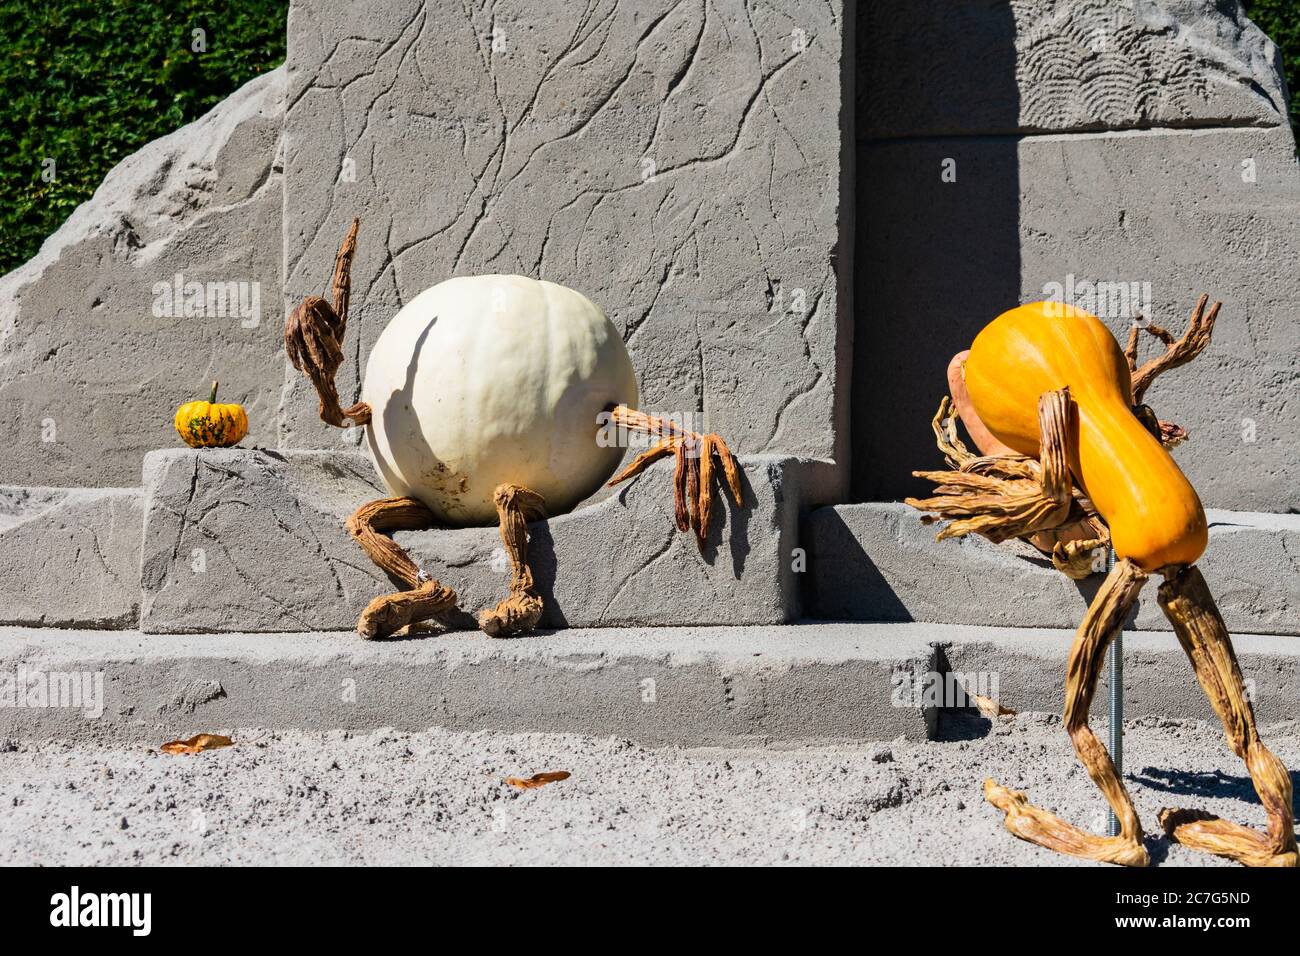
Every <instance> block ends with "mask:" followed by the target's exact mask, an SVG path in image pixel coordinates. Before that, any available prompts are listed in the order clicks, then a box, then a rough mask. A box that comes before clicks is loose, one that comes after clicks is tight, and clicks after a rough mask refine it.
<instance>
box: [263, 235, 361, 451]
mask: <svg viewBox="0 0 1300 956" xmlns="http://www.w3.org/2000/svg"><path fill="white" fill-rule="evenodd" d="M360 225H361V221H360V220H359V219H353V220H352V228H351V229H349V230H348V234H347V235H346V236H345V237H344V238H343V244H342V245H340V246H339V251H338V255H337V256H335V258H334V277H333V280H332V281H331V283H330V291H331V295H332V296H333V299H334V302H333V304H332V305H331V304H330V303H329V302H326V301H325V300H324V299H322V298H321V297H320V296H315V295H312V296H308V297H307V298H305V299H303V300H302V303H301V304H300V305H299V306H298V307H297V308H296V309H294V310H293V311H292V312H291V313H289V318H288V319H286V320H285V323H284V350H285V353H286V354H287V355H288V356H289V361H290V362H291V363H293V367H294V368H296V369H297V370H298V371H300V372H302V373H304V374H305V375H306V376H307V377H308V378H310V379H311V382H312V385H314V386H315V388H316V394H317V396H318V397H319V398H320V417H321V421H323V422H325V423H326V424H327V425H333V426H335V427H336V428H347V427H349V426H351V425H365V424H366V423H368V422H369V421H370V406H369V405H367V404H366V403H365V402H357V404H355V405H353V406H352V407H351V408H343V407H341V406H340V405H339V393H338V388H337V387H336V386H335V384H334V377H335V376H336V375H337V374H338V370H339V366H340V365H342V364H343V336H344V333H345V332H346V331H347V325H348V301H349V299H350V297H351V295H352V257H353V256H354V255H355V254H356V251H357V229H358V228H359V227H360Z"/></svg>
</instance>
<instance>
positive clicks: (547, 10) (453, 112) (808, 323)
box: [280, 0, 847, 457]
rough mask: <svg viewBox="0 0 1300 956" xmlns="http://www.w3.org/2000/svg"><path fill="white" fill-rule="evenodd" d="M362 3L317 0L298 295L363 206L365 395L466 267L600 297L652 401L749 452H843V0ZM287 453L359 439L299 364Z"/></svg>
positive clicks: (301, 92) (303, 67)
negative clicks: (400, 322) (395, 339)
mask: <svg viewBox="0 0 1300 956" xmlns="http://www.w3.org/2000/svg"><path fill="white" fill-rule="evenodd" d="M791 10H792V8H791V6H790V5H789V4H772V3H752V4H746V3H743V2H741V0H719V2H707V3H706V2H705V0H680V2H677V3H669V2H665V0H648V2H645V0H639V2H629V0H589V2H585V3H584V2H578V0H568V2H564V3H547V4H540V3H536V2H528V0H502V2H498V3H495V4H486V5H474V6H473V7H472V8H471V7H470V6H469V5H464V4H458V3H447V4H424V3H421V2H419V0H393V2H389V3H385V4H382V5H378V6H376V5H356V4H354V5H350V6H347V7H342V6H340V5H337V4H332V3H328V2H324V0H295V2H294V3H293V4H292V5H291V8H290V15H289V58H288V70H289V94H288V99H289V107H288V111H287V118H286V127H285V136H286V156H285V195H286V205H285V213H286V229H285V250H284V251H285V267H286V299H287V303H286V305H287V306H292V305H293V304H295V303H296V302H297V301H299V299H300V298H301V297H302V296H304V295H308V294H318V293H319V292H320V291H321V290H322V289H323V287H324V286H325V284H326V283H327V281H328V278H329V275H330V267H331V263H332V261H333V256H334V253H335V250H336V248H337V246H338V243H339V241H340V239H341V238H342V236H343V233H344V231H345V229H346V226H347V223H348V222H349V220H350V219H351V217H353V216H354V215H355V216H360V218H361V223H362V228H361V233H360V238H359V245H358V252H357V258H356V262H355V267H354V270H353V276H354V284H353V297H352V304H353V315H354V316H356V317H357V319H358V320H359V321H357V322H355V323H353V328H349V330H348V336H349V341H348V346H349V348H350V349H351V353H352V354H351V356H350V358H349V360H348V361H347V362H346V363H345V364H344V366H343V368H342V370H341V371H340V376H339V382H340V391H341V392H342V394H343V395H344V397H345V400H349V401H350V400H352V399H353V397H354V396H355V395H356V394H357V388H358V381H357V377H358V374H359V373H358V369H359V368H360V367H362V364H363V363H364V360H365V357H366V355H367V354H368V351H369V349H370V347H371V345H372V344H373V342H374V341H375V338H376V337H377V335H378V334H379V332H380V330H381V329H382V327H383V325H384V324H385V323H386V322H387V320H388V319H389V318H391V316H392V315H393V314H394V313H395V312H396V311H397V309H398V308H399V307H400V306H401V305H402V304H403V303H405V302H408V301H410V300H411V298H412V297H413V296H414V295H415V294H417V293H418V292H420V291H421V290H422V289H424V288H426V287H428V286H430V285H433V284H434V283H436V282H439V281H441V280H443V279H446V278H448V277H450V276H453V275H466V274H475V273H492V272H504V273H520V274H524V275H529V276H533V277H536V278H545V279H549V280H552V281H555V282H559V283H561V284H564V285H568V286H571V287H573V288H576V289H578V290H580V291H582V292H583V293H584V294H586V295H587V296H589V297H590V298H591V299H592V300H593V301H595V302H596V303H598V304H599V305H601V306H602V307H603V308H604V309H605V311H606V312H607V313H608V314H609V316H610V318H611V319H612V320H613V321H614V323H615V324H616V325H617V327H618V328H619V330H620V332H621V333H622V335H623V337H624V339H625V340H626V342H627V344H628V348H629V350H630V352H631V355H632V359H633V364H634V366H635V368H636V370H637V373H638V378H639V384H640V389H641V395H642V401H643V406H644V407H645V408H647V409H648V410H655V411H660V412H682V411H691V410H695V411H702V412H703V413H704V415H705V421H706V425H707V428H708V430H714V431H719V432H721V433H723V434H724V435H726V437H727V440H728V442H729V443H731V445H732V447H733V448H734V449H736V450H737V451H739V452H744V453H748V454H755V453H763V452H769V451H779V452H780V453H783V454H793V455H807V456H812V457H832V456H833V455H834V454H835V452H836V445H837V440H839V441H841V442H842V441H843V439H844V438H845V437H846V436H844V435H843V434H837V432H836V429H835V415H836V402H837V401H838V402H839V403H840V406H841V407H843V405H844V403H845V402H846V401H847V394H846V389H845V388H843V387H841V388H839V389H838V391H839V392H840V393H841V394H840V395H838V396H837V395H836V392H837V384H836V383H837V380H838V379H837V373H836V363H837V361H840V362H842V361H843V360H844V356H843V355H842V354H841V353H840V352H839V351H837V335H838V334H839V333H838V330H837V325H838V324H839V318H838V316H839V312H840V308H841V306H840V299H839V297H838V296H837V289H836V276H835V272H834V260H835V254H836V248H837V242H838V239H839V233H838V222H839V205H840V202H839V195H840V186H839V184H840V161H839V154H840V132H839V131H840V99H841V97H840V94H839V91H840V89H841V75H840V52H841V31H842V20H843V12H842V10H841V3H840V2H839V0H828V2H824V3H823V2H818V3H806V4H800V5H798V6H797V8H794V12H793V13H792V12H791ZM281 425H282V429H281V435H280V447H325V448H328V447H335V446H338V445H339V444H340V443H343V442H347V441H348V440H349V437H348V436H342V435H340V434H339V433H338V432H334V431H331V430H328V429H326V428H324V427H322V426H321V425H320V423H319V421H318V420H317V418H316V402H315V399H314V397H313V396H312V394H311V393H310V388H309V386H308V385H307V383H306V382H305V380H303V379H302V378H301V376H299V375H298V374H297V373H294V372H293V371H292V370H291V369H288V370H287V378H286V387H285V393H284V398H283V402H282V406H281Z"/></svg>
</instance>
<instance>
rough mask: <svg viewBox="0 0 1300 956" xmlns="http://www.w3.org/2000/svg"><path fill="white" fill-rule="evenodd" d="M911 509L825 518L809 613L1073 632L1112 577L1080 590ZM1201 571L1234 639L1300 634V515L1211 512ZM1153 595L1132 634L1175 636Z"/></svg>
mask: <svg viewBox="0 0 1300 956" xmlns="http://www.w3.org/2000/svg"><path fill="white" fill-rule="evenodd" d="M920 518H921V516H920V512H918V511H916V510H915V509H914V508H911V507H909V506H908V505H904V504H883V503H882V504H860V505H836V506H834V507H828V508H818V509H816V510H815V511H813V512H812V513H811V514H809V515H808V516H807V518H806V520H805V522H804V524H803V526H802V534H803V543H804V546H805V547H806V548H807V549H808V575H807V577H806V581H805V584H806V585H807V589H808V590H807V594H806V613H807V614H808V615H809V616H811V617H819V618H830V619H839V620H844V619H847V620H865V621H943V622H948V623H953V624H980V625H993V626H999V627H1073V626H1075V625H1077V624H1078V622H1079V621H1080V620H1081V619H1082V617H1083V611H1084V609H1085V608H1086V607H1087V605H1088V602H1089V601H1091V600H1092V598H1093V596H1094V595H1095V594H1096V592H1097V588H1098V587H1099V586H1100V582H1101V580H1102V576H1101V575H1094V576H1093V577H1092V578H1090V579H1088V580H1087V581H1083V582H1078V583H1076V582H1074V581H1071V580H1069V579H1068V578H1066V577H1065V576H1064V575H1062V574H1060V573H1058V572H1057V571H1056V570H1055V569H1054V568H1053V567H1052V566H1051V562H1050V561H1048V560H1046V559H1045V558H1043V556H1042V555H1041V554H1039V552H1038V551H1036V550H1035V549H1033V548H1031V547H1029V546H1028V545H1025V544H1022V543H1021V542H1018V541H1009V542H1004V543H1003V544H1001V545H994V544H991V543H990V542H989V541H987V540H985V539H984V538H980V537H977V536H976V537H971V538H967V539H964V540H949V541H942V542H936V541H935V540H934V536H935V533H936V530H937V526H927V525H924V524H922V523H921V520H920ZM1207 518H1208V519H1209V522H1210V544H1209V547H1208V548H1207V549H1206V552H1205V556H1204V557H1203V558H1202V559H1201V560H1200V561H1199V562H1198V566H1199V567H1200V568H1201V571H1202V572H1203V573H1204V575H1205V578H1206V581H1207V582H1208V583H1209V585H1210V590H1211V591H1212V592H1213V593H1214V595H1215V599H1216V601H1217V602H1218V605H1219V610H1220V611H1222V612H1223V617H1224V621H1225V622H1226V623H1227V625H1228V627H1229V629H1230V630H1232V631H1234V632H1243V633H1251V634H1292V635H1300V557H1298V556H1300V515H1274V514H1256V513H1251V512H1242V511H1217V510H1210V511H1209V512H1208V513H1207ZM1159 581H1160V578H1159V577H1158V576H1157V577H1156V578H1155V580H1154V581H1153V582H1152V583H1150V584H1148V585H1147V588H1146V590H1145V591H1144V592H1143V596H1142V598H1141V599H1140V601H1139V604H1138V607H1137V611H1136V614H1135V615H1134V617H1133V618H1131V619H1130V623H1129V625H1128V626H1129V627H1134V628H1138V629H1141V630H1161V631H1167V630H1169V622H1168V621H1167V620H1166V619H1165V616H1164V614H1163V613H1162V612H1161V610H1160V605H1159V604H1158V603H1157V602H1156V586H1157V585H1158V583H1159Z"/></svg>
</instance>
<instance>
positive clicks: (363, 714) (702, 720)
mask: <svg viewBox="0 0 1300 956" xmlns="http://www.w3.org/2000/svg"><path fill="white" fill-rule="evenodd" d="M869 634H870V632H869V631H860V632H858V639H855V635H854V632H853V631H852V630H850V629H846V628H836V627H831V628H818V627H813V628H805V627H782V628H684V627H683V628H646V629H636V628H610V629H598V630H580V629H571V630H567V631H560V632H555V633H549V634H547V633H543V634H535V635H533V636H530V637H527V638H519V639H515V640H493V639H491V638H488V637H486V636H485V635H483V634H482V633H480V632H477V631H463V632H455V633H451V634H446V635H442V636H437V635H425V636H422V637H420V638H417V639H411V640H393V641H382V642H365V641H362V640H361V639H360V638H359V637H357V636H356V634H354V633H342V634H340V633H334V634H292V635H257V634H220V635H153V634H150V635H142V634H139V633H131V632H126V633H121V634H115V635H112V636H110V635H107V634H105V633H102V632H92V631H72V630H66V631H52V630H49V629H22V628H11V629H10V628H6V629H0V675H7V676H12V675H17V674H19V672H20V670H21V671H22V672H24V673H29V674H32V675H36V674H51V673H53V674H91V675H93V674H101V675H102V678H101V681H102V687H103V694H102V697H101V698H100V700H101V702H102V707H101V708H98V710H99V711H100V712H99V713H98V716H96V712H95V710H96V709H95V708H91V707H88V706H85V705H84V703H83V706H80V707H72V706H63V707H54V706H43V707H4V706H0V734H11V735H15V736H20V737H32V736H40V737H49V738H61V739H73V738H95V739H104V738H110V739H111V738H121V737H123V736H129V737H131V738H136V739H140V738H146V739H148V738H152V737H154V736H157V735H158V734H160V733H161V734H172V735H174V736H175V735H184V736H188V735H189V734H191V733H194V731H192V730H188V729H187V728H189V727H191V726H197V725H201V724H206V723H211V722H219V723H225V724H230V725H239V726H268V727H276V728H310V729H332V728H346V729H369V728H374V727H383V726H393V727H399V728H402V729H406V730H414V729H419V728H421V727H427V726H429V725H435V724H436V725H443V726H448V727H454V728H459V729H472V730H477V729H489V730H510V731H523V730H527V731H574V732H580V733H592V734H620V735H625V736H630V737H635V738H636V739H638V740H641V741H645V742H648V743H652V744H658V743H674V744H677V743H689V744H701V743H703V744H723V745H733V744H751V743H755V742H758V743H768V742H772V741H777V742H792V741H801V740H827V739H839V740H861V739H880V738H892V737H895V736H898V735H899V734H908V735H911V736H924V735H925V734H926V733H927V730H928V729H932V727H933V717H934V713H933V712H934V710H935V708H934V707H933V706H932V705H930V704H928V703H927V702H926V700H925V699H924V698H921V697H918V696H916V695H913V694H910V693H909V694H906V695H903V694H900V693H899V689H900V688H911V687H913V686H915V687H917V688H922V687H923V686H924V679H925V675H926V674H928V673H929V672H931V671H933V669H934V660H935V651H934V649H933V648H932V647H931V646H930V640H931V637H930V636H929V635H927V634H925V633H923V632H921V631H912V632H911V633H906V632H904V631H902V630H897V629H896V630H895V631H893V632H892V633H889V634H888V638H889V639H887V640H870V639H864V638H866V637H868V635H869ZM876 635H877V636H880V632H876ZM31 679H32V681H33V682H39V681H41V680H46V679H45V678H38V677H35V676H33V677H32V678H31ZM16 681H18V677H13V680H12V681H11V683H13V682H16ZM0 689H2V687H0ZM92 689H93V688H92ZM64 700H65V701H66V700H69V698H66V697H65V698H64Z"/></svg>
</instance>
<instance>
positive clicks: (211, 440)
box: [176, 382, 248, 448]
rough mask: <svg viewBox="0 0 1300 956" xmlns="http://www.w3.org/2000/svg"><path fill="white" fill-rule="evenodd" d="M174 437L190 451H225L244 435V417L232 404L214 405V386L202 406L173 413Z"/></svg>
mask: <svg viewBox="0 0 1300 956" xmlns="http://www.w3.org/2000/svg"><path fill="white" fill-rule="evenodd" d="M176 433H177V434H178V435H180V436H181V439H182V440H183V441H184V442H185V444H187V445H189V446H190V447H191V448H229V447H230V446H231V445H233V444H235V443H236V442H237V441H239V440H240V439H241V438H243V437H244V436H245V435H247V434H248V415H246V414H245V413H244V406H242V405H239V404H237V403H234V402H230V403H223V404H217V383H216V382H213V383H212V394H211V395H209V396H208V400H207V401H206V402H186V403H185V404H184V405H182V406H181V407H180V408H178V409H176Z"/></svg>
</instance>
